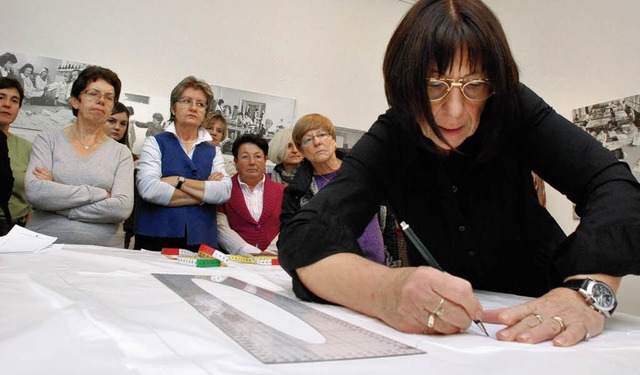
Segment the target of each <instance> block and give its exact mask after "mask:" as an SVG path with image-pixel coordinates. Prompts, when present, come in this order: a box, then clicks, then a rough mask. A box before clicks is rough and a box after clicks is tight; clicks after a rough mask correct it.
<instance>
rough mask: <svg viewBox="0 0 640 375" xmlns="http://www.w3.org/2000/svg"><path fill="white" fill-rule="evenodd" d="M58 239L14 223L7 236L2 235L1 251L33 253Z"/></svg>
mask: <svg viewBox="0 0 640 375" xmlns="http://www.w3.org/2000/svg"><path fill="white" fill-rule="evenodd" d="M56 239H57V238H56V237H51V236H47V235H44V234H40V233H37V232H34V231H31V230H29V229H26V228H23V227H21V226H19V225H14V226H13V228H12V229H11V230H10V231H9V233H7V235H6V236H2V237H0V253H33V252H36V251H40V250H43V249H45V248H47V247H48V246H49V245H51V244H52V243H54V242H55V241H56Z"/></svg>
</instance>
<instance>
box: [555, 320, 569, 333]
mask: <svg viewBox="0 0 640 375" xmlns="http://www.w3.org/2000/svg"><path fill="white" fill-rule="evenodd" d="M553 320H555V321H556V322H558V324H560V332H564V330H565V329H566V327H565V326H564V320H562V318H561V317H559V316H554V317H553Z"/></svg>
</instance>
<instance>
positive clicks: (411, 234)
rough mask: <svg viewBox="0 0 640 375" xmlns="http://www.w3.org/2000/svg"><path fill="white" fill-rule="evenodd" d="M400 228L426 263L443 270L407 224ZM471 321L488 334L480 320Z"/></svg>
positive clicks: (402, 224)
mask: <svg viewBox="0 0 640 375" xmlns="http://www.w3.org/2000/svg"><path fill="white" fill-rule="evenodd" d="M400 228H402V231H403V232H404V233H405V234H406V235H407V237H409V240H410V241H411V243H412V244H413V246H415V247H416V248H417V249H418V251H419V252H420V254H422V257H423V258H424V259H425V260H426V261H427V264H428V265H430V266H431V267H433V268H436V269H438V270H440V271H444V269H442V266H440V264H439V263H438V261H437V260H436V258H434V257H433V255H431V253H430V252H429V250H427V247H426V246H425V245H424V244H423V243H422V241H420V239H419V238H418V236H416V234H415V233H414V232H413V230H412V229H411V228H410V227H409V224H407V223H405V222H404V221H403V222H401V223H400ZM473 322H474V323H475V324H476V325H477V326H478V328H480V329H481V330H482V332H484V334H485V335H487V337H488V336H489V333H488V332H487V329H486V328H485V327H484V324H483V323H482V320H480V319H477V320H474V321H473Z"/></svg>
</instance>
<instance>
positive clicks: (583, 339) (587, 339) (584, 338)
mask: <svg viewBox="0 0 640 375" xmlns="http://www.w3.org/2000/svg"><path fill="white" fill-rule="evenodd" d="M575 324H580V325H581V326H582V328H584V337H582V341H589V339H590V338H591V334H590V333H589V330H588V329H587V326H586V325H584V323H582V322H576V323H575Z"/></svg>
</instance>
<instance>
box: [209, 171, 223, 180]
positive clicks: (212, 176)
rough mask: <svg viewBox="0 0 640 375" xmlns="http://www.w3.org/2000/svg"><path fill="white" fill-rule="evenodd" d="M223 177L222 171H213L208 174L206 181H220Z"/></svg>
mask: <svg viewBox="0 0 640 375" xmlns="http://www.w3.org/2000/svg"><path fill="white" fill-rule="evenodd" d="M223 178H224V174H222V172H213V173H211V174H210V175H209V178H207V181H222V179H223Z"/></svg>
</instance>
